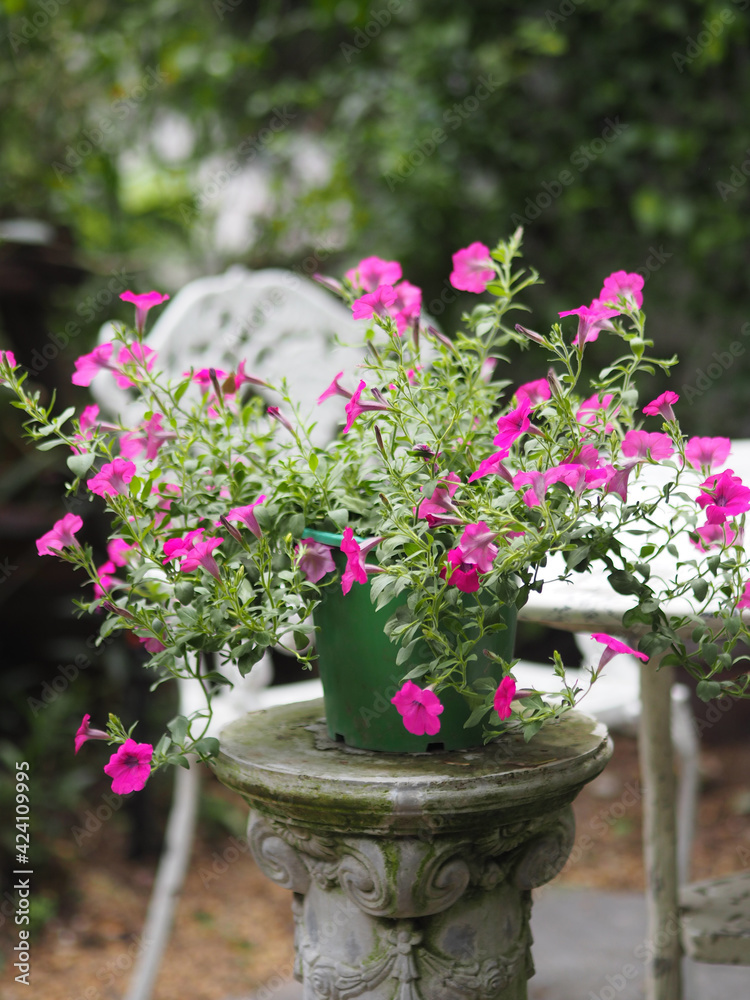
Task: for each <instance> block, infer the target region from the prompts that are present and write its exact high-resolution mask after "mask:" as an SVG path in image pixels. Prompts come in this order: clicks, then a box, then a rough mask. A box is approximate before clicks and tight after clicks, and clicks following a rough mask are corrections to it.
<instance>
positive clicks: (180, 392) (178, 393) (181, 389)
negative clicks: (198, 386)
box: [174, 379, 192, 403]
mask: <svg viewBox="0 0 750 1000" xmlns="http://www.w3.org/2000/svg"><path fill="white" fill-rule="evenodd" d="M191 382H192V379H186V380H185V381H184V382H182V383H181V385H178V386H177V388H176V389H175V391H174V398H175V402H176V403H179V401H180V400H181V399H182V397H183V396H184V395H185V393H186V392H187V391H188V389H189V388H190V383H191Z"/></svg>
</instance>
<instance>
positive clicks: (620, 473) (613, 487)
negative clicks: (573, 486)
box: [586, 462, 638, 503]
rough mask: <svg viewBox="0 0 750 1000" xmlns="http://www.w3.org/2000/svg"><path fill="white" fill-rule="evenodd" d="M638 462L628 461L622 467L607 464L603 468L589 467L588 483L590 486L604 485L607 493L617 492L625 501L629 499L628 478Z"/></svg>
mask: <svg viewBox="0 0 750 1000" xmlns="http://www.w3.org/2000/svg"><path fill="white" fill-rule="evenodd" d="M637 465H638V462H628V463H627V465H624V466H623V467H622V468H621V469H618V468H616V467H615V466H614V465H605V466H604V467H603V468H602V469H589V471H588V472H587V473H586V483H587V484H588V485H589V486H592V487H593V486H598V485H602V486H603V488H604V492H605V493H616V494H617V495H618V497H619V498H620V499H621V500H622V502H623V503H627V499H628V479H629V477H630V473H631V472H632V471H633V469H635V468H636V466H637Z"/></svg>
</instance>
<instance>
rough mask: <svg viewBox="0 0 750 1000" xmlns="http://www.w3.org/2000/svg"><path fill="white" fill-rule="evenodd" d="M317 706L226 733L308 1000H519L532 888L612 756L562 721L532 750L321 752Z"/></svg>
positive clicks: (227, 757)
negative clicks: (279, 892) (286, 916)
mask: <svg viewBox="0 0 750 1000" xmlns="http://www.w3.org/2000/svg"><path fill="white" fill-rule="evenodd" d="M322 712H323V706H322V702H307V703H304V704H299V705H287V706H282V707H279V708H274V709H270V710H268V711H264V712H257V713H254V714H253V715H250V716H246V717H245V718H243V719H240V720H239V721H237V722H235V723H233V724H232V725H230V726H229V727H228V728H227V729H225V730H224V731H223V733H222V736H221V754H220V756H219V757H218V759H217V761H216V762H215V765H214V767H215V770H216V773H217V774H218V776H219V778H220V779H221V780H222V781H223V782H224V783H225V784H226V785H228V786H229V787H230V788H232V789H234V790H235V791H237V792H238V793H239V794H240V795H242V797H243V798H244V799H245V800H246V801H247V802H248V804H249V805H250V810H251V811H250V821H249V827H248V831H249V832H248V839H249V841H250V846H251V849H252V852H253V855H254V857H255V859H256V861H257V863H258V865H259V866H260V868H261V870H262V871H263V872H265V874H266V875H268V877H269V878H271V879H273V881H274V882H276V883H278V884H279V885H282V886H284V887H285V888H288V889H291V891H292V892H293V893H294V896H293V901H292V909H293V912H294V917H295V924H296V934H295V949H296V967H295V975H296V977H297V978H298V979H299V980H300V981H301V982H302V983H303V984H304V998H305V1000H354V998H355V997H361V998H367V1000H525V998H526V980H527V979H528V978H529V977H530V976H531V975H532V974H533V963H532V960H531V951H530V945H531V932H530V928H529V916H530V912H531V890H532V889H533V888H535V887H537V886H540V885H542V884H544V883H545V882H547V881H549V879H551V878H553V877H554V876H555V875H556V874H557V873H558V872H559V871H560V869H561V868H562V867H563V865H564V864H565V861H566V859H567V857H568V854H569V852H570V849H571V847H572V845H573V837H574V821H573V814H572V809H571V805H570V803H571V802H572V801H573V799H574V798H575V796H576V795H577V794H578V792H579V791H580V789H581V788H582V786H583V785H584V784H585V783H586V782H587V781H591V779H592V778H594V777H596V775H597V774H599V772H600V771H601V770H602V768H603V767H604V765H605V764H606V763H607V761H608V760H609V758H610V756H611V753H612V747H611V743H610V741H609V738H608V736H607V731H606V729H605V728H604V726H603V725H601V724H600V723H596V722H594V720H592V719H590V718H588V717H587V716H584V715H581V714H580V713H576V712H571V713H568V714H567V715H566V716H564V717H563V719H562V720H561V721H560V722H558V723H555V724H552V725H549V726H547V727H546V728H545V729H544V730H543V731H542V732H541V733H540V734H538V735H537V736H536V737H535V738H534V739H533V740H532V741H531V742H530V743H528V744H527V743H524V742H523V739H522V738H521V737H515V736H512V737H510V736H509V737H503V738H502V739H500V740H496V741H495V742H493V743H490V744H488V745H487V746H485V747H481V748H478V749H475V750H463V751H458V752H455V753H440V752H437V753H429V754H408V755H407V754H385V753H373V752H370V751H364V750H352V749H349V748H347V747H345V746H343V745H342V744H340V743H335V742H332V741H331V740H330V738H329V737H328V735H327V732H326V728H325V723H324V721H323V719H322Z"/></svg>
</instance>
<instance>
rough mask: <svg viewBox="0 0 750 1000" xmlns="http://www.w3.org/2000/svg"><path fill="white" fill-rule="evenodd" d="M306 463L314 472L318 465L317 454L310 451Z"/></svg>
mask: <svg viewBox="0 0 750 1000" xmlns="http://www.w3.org/2000/svg"><path fill="white" fill-rule="evenodd" d="M307 464H308V466H309V467H310V472H315V470H316V469H317V467H318V456H317V455H316V454H315V452H311V453H310V457H309V458H308V459H307Z"/></svg>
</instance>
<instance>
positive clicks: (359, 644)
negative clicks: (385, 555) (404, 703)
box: [304, 530, 516, 753]
mask: <svg viewBox="0 0 750 1000" xmlns="http://www.w3.org/2000/svg"><path fill="white" fill-rule="evenodd" d="M304 537H305V538H311V539H313V541H318V542H323V543H325V544H326V545H331V546H333V547H334V548H333V557H334V560H335V561H336V563H337V566H338V568H339V569H340V570H343V567H344V565H345V556H344V555H343V553H341V552H340V550H338V549H339V546H340V544H341V539H342V536H341V535H337V534H333V533H330V532H325V531H313V530H307V531H306V532H305V535H304ZM323 595H324V596H323V600H322V602H321V604H320V605H319V606H318V607H317V608H316V610H315V614H314V616H313V617H314V620H315V625H316V626H317V628H318V631H317V633H316V645H317V651H318V667H319V670H320V677H321V681H322V683H323V694H324V699H325V712H326V722H327V725H328V732H329V734H330V736H331V738H332V739H334V740H337V741H340V742H343V743H346V744H348V745H349V746H352V747H359V748H360V749H363V750H379V751H383V752H391V753H424V752H426V751H431V750H439V751H443V752H445V751H448V750H465V749H468V748H469V747H474V746H481V744H482V725H481V723H480V724H479V725H477V726H472V727H471V728H469V729H466V728H464V723H465V722H466V720H467V719H468V717H469V715H470V714H471V709H470V707H469V704H468V702H467V701H466V700H465V699H464V698H463V697H462V696H461V695H460V694H458V692H456V691H454V690H452V689H450V690H445V691H441V692H440V695H439V697H440V701H441V702H442V704H443V706H444V708H443V712H442V714H441V715H440V731H439V732H438V733H437V734H436V735H435V736H429V735H424V736H415V735H414V734H413V733H410V732H409V731H408V730H407V729H406V728H405V727H404V724H403V720H402V718H401V715H400V714H399V713H398V711H397V710H396V707H395V705H392V704H391V698H392V697H393V696H394V694H395V693H396V691H398V689H399V688H400V687H401V684H402V678H403V677H404V675H405V674H407V673H408V672H409V670H411V669H412V668H413V667H415V666H416V665H417V664H418V663H419V661H420V644H417V646H416V647H415V649H414V650H413V652H412V654H411V656H410V657H409V659H408V660H407V661H405V662H404V663H401V664H399V665H398V666H397V665H396V656H397V654H398V651H399V649H400V646H399V645H397V644H396V643H392V642H391V641H390V639H389V638H388V636H387V635H386V634H385V632H384V627H385V623H386V622H387V621H388V619H389V618H390V616H391V615H392V614H393V612H394V611H395V610H396V608H398V607H399V606H401V605H403V604H405V603H406V601H407V597H408V595H406V594H403V595H399V597H397V598H395V599H394V600H393V601H391V602H390V603H388V604H387V605H386V606H385V607H383V608H381V609H380V610H379V611H376V610H375V605H374V604H373V603H372V601H371V600H370V585H369V583H368V584H362V585H360V584H354V586H353V587H352V589H351V590H350V591H349V593H348V594H343V593H342V591H341V586H340V584H334V585H333V586H331V587H326V588H324V590H323ZM503 619H504V621H505V624H506V626H507V627H506V629H505V630H504V631H501V632H496V633H494V634H493V635H489V636H485V637H484V638H482V639H481V640H480V641H479V642H478V643H477V647H476V649H475V652H476V654H477V659H476V660H475V661H473V662H472V663H471V664H470V666H469V670H468V672H467V679H468V681H469V683H472V682H473V681H475V680H478V679H479V678H480V677H491V678H493V679H494V680H496V681H497V683H499V682H500V680H501V679H502V667H501V665H500V664H498V663H497V662H495V661H494V660H489V659H487V657H485V656H483V655H482V650H483V649H489V650H490V651H491V652H493V653H495V654H497V655H498V656H501V657H503V659H505V660H510V659H511V658H512V655H513V645H514V641H515V626H516V609H515V607H514V606H510V607H508V606H506V607H505V608H504V613H503Z"/></svg>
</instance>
